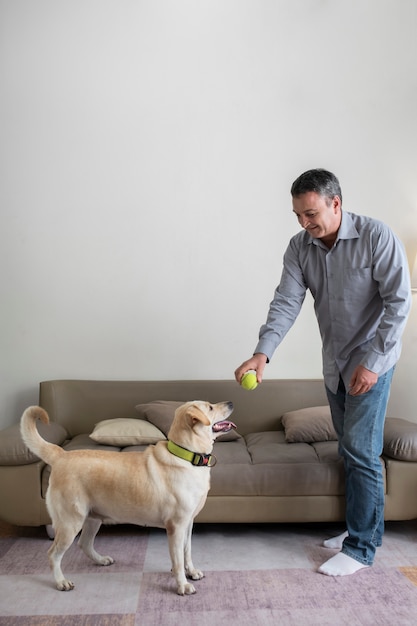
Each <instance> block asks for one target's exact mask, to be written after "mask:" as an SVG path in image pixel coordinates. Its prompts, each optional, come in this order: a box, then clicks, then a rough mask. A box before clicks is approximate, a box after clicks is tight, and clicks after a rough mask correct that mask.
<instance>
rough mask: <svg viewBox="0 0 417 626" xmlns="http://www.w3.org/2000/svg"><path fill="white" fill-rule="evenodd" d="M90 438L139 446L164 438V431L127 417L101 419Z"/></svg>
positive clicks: (121, 445) (111, 443)
mask: <svg viewBox="0 0 417 626" xmlns="http://www.w3.org/2000/svg"><path fill="white" fill-rule="evenodd" d="M90 439H92V440H93V441H95V442H97V443H103V444H106V445H110V446H120V447H121V448H124V447H126V446H140V445H148V444H152V443H157V442H158V441H163V440H164V439H165V436H164V433H163V432H161V431H160V430H159V428H156V426H154V425H153V424H151V423H150V422H147V421H146V420H141V419H135V418H129V417H116V418H114V419H109V420H103V421H102V422H98V424H96V425H95V427H94V430H93V432H92V433H91V435H90Z"/></svg>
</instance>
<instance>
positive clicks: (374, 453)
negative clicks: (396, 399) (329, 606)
mask: <svg viewBox="0 0 417 626" xmlns="http://www.w3.org/2000/svg"><path fill="white" fill-rule="evenodd" d="M393 373H394V367H393V368H392V369H390V370H389V371H388V372H386V373H385V374H383V375H382V376H380V377H379V378H378V381H377V383H376V384H375V385H374V386H373V387H372V388H371V389H370V390H369V391H368V392H367V393H364V394H362V395H360V396H351V395H349V394H348V393H347V391H346V388H345V385H344V383H343V381H342V378H340V381H339V388H338V390H337V393H336V394H334V393H332V392H331V391H330V389H328V388H327V387H326V392H327V397H328V400H329V405H330V410H331V413H332V419H333V424H334V427H335V430H336V433H337V437H338V440H339V454H340V455H341V456H342V457H343V460H344V465H345V481H346V486H345V497H346V524H347V531H348V533H349V536H348V537H346V539H345V540H344V542H343V547H342V552H343V553H344V554H346V555H347V556H350V557H352V558H353V559H355V560H356V561H359V563H362V564H363V565H372V563H373V561H374V557H375V552H376V548H377V547H378V546H380V545H381V544H382V535H383V533H384V479H383V472H382V465H381V461H380V458H379V457H380V456H381V454H382V448H383V438H384V422H385V412H386V408H387V404H388V398H389V393H390V387H391V380H392V376H393Z"/></svg>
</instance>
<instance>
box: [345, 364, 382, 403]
mask: <svg viewBox="0 0 417 626" xmlns="http://www.w3.org/2000/svg"><path fill="white" fill-rule="evenodd" d="M377 380H378V375H377V374H375V372H371V370H367V369H366V367H363V365H358V367H356V368H355V370H354V372H353V374H352V378H351V379H350V384H349V394H350V395H351V396H360V395H362V394H363V393H366V392H367V391H369V390H370V389H371V388H372V387H373V386H374V385H375V383H376V382H377Z"/></svg>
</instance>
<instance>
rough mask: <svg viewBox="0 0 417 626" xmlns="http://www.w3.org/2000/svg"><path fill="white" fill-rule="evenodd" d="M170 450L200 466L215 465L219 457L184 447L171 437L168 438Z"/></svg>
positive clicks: (175, 454)
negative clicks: (198, 452)
mask: <svg viewBox="0 0 417 626" xmlns="http://www.w3.org/2000/svg"><path fill="white" fill-rule="evenodd" d="M168 450H169V451H170V452H171V454H173V455H174V456H178V457H179V458H180V459H184V461H189V462H190V463H191V464H192V465H197V466H199V467H213V465H216V463H217V459H216V457H215V456H214V454H197V452H191V450H187V449H186V448H182V447H181V446H179V445H177V444H176V443H174V442H173V441H171V440H170V439H169V440H168Z"/></svg>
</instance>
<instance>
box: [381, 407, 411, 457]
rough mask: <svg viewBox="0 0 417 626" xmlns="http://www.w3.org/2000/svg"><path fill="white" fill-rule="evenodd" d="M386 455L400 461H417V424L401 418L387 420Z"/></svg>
mask: <svg viewBox="0 0 417 626" xmlns="http://www.w3.org/2000/svg"><path fill="white" fill-rule="evenodd" d="M384 454H385V455H386V456H389V457H391V458H393V459H398V460H399V461H417V424H415V423H414V422H409V421H408V420H404V419H402V418H399V417H389V418H387V419H386V420H385V428H384Z"/></svg>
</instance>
